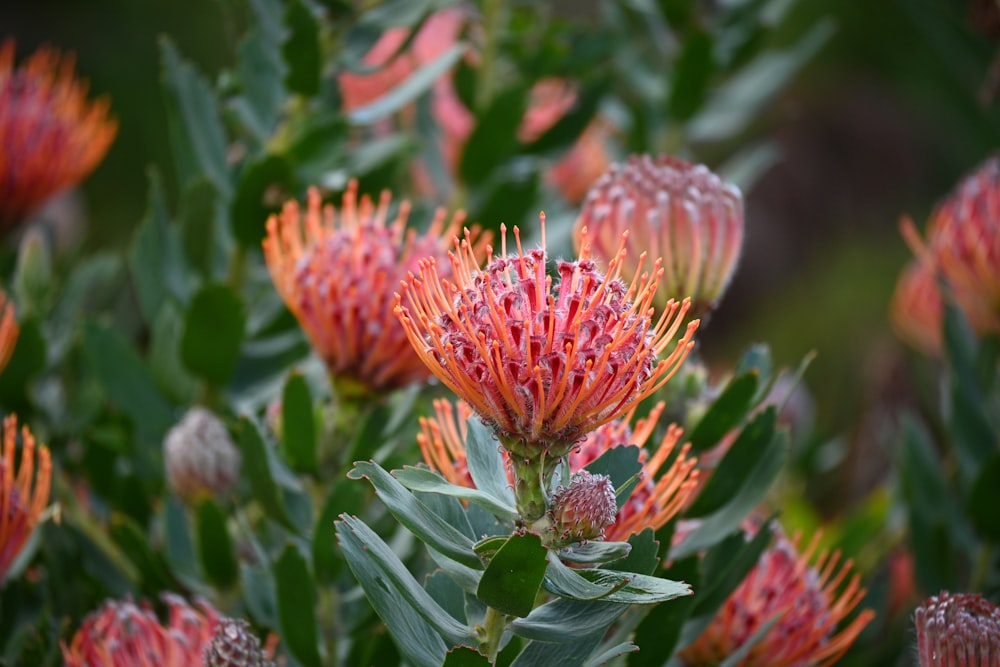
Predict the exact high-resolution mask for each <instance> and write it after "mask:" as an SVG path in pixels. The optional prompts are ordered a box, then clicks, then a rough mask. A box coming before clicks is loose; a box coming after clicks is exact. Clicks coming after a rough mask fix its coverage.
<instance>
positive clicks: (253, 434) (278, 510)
mask: <svg viewBox="0 0 1000 667" xmlns="http://www.w3.org/2000/svg"><path fill="white" fill-rule="evenodd" d="M236 443H237V444H238V445H239V447H240V450H241V453H242V454H243V474H244V475H245V476H246V478H247V480H249V482H250V490H251V491H252V493H253V497H254V500H256V501H257V502H258V503H260V505H261V507H263V508H264V511H265V512H267V514H268V515H270V516H271V518H273V519H275V520H277V521H278V522H280V523H281V524H282V525H284V526H285V527H286V528H289V529H291V530H295V526H294V524H293V523H292V522H291V520H290V519H289V517H288V513H287V512H286V511H285V505H284V502H283V500H282V494H281V489H280V487H279V486H278V485H277V484H276V483H275V481H274V476H273V474H272V472H271V465H270V462H269V457H268V451H267V445H266V444H265V443H264V440H263V439H261V437H260V433H259V432H258V431H257V427H256V426H255V425H254V424H253V423H252V422H251V421H250V420H249V419H248V418H246V417H243V418H241V419H240V422H239V425H238V426H237V428H236Z"/></svg>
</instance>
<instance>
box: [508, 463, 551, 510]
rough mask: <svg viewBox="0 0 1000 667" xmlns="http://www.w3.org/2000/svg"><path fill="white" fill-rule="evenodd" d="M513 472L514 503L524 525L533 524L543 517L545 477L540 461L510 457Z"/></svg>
mask: <svg viewBox="0 0 1000 667" xmlns="http://www.w3.org/2000/svg"><path fill="white" fill-rule="evenodd" d="M510 460H511V468H512V469H513V471H514V502H515V504H516V505H517V511H518V514H520V515H521V519H522V520H523V521H524V522H525V523H528V524H530V523H533V522H535V521H537V520H538V519H540V518H541V517H543V516H544V515H545V510H546V509H547V508H548V503H547V501H546V497H545V480H544V478H545V475H544V470H543V463H542V459H523V458H520V457H518V456H514V455H512V456H511V457H510Z"/></svg>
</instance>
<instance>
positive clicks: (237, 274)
mask: <svg viewBox="0 0 1000 667" xmlns="http://www.w3.org/2000/svg"><path fill="white" fill-rule="evenodd" d="M246 265H247V249H246V247H245V246H244V245H242V244H240V243H237V244H236V247H235V248H233V256H232V258H231V259H230V261H229V275H228V276H227V277H226V282H228V283H229V286H230V287H232V288H233V289H234V290H236V291H239V289H240V287H242V286H243V274H244V273H245V272H246Z"/></svg>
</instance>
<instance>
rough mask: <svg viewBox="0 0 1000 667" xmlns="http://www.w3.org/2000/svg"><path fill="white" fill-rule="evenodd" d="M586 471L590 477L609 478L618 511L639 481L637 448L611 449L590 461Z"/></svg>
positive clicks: (640, 468) (639, 470)
mask: <svg viewBox="0 0 1000 667" xmlns="http://www.w3.org/2000/svg"><path fill="white" fill-rule="evenodd" d="M586 470H587V472H589V473H590V474H592V475H606V476H608V477H610V478H611V483H612V484H613V485H614V487H615V489H616V491H617V494H616V496H615V499H616V500H617V501H618V509H619V510H620V509H621V508H622V507H624V506H625V503H626V502H628V499H629V496H631V495H632V490H633V489H634V488H635V485H636V484H637V483H638V481H639V478H638V474H639V473H640V472H642V464H641V463H640V462H639V448H638V447H636V446H635V445H626V446H624V447H621V446H619V447H612V448H611V449H609V450H607V451H606V452H604V453H603V454H601V455H600V456H599V457H598V458H597V459H596V460H594V461H591V462H590V463H589V464H588V465H587V466H586Z"/></svg>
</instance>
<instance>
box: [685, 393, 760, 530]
mask: <svg viewBox="0 0 1000 667" xmlns="http://www.w3.org/2000/svg"><path fill="white" fill-rule="evenodd" d="M777 414H778V412H777V409H776V408H775V407H774V406H773V405H772V406H770V407H768V408H767V409H766V410H764V411H763V412H761V413H758V414H757V416H755V417H754V418H753V419H752V420H751V421H750V423H749V424H747V425H746V426H744V427H743V430H742V431H740V434H739V436H738V437H737V438H736V442H734V443H733V444H732V446H730V448H729V450H728V451H727V452H726V454H725V456H723V457H722V461H720V462H719V465H718V466H716V468H715V470H713V471H712V474H711V476H710V477H709V478H708V482H707V483H706V484H705V486H704V487H702V489H701V491H700V492H699V494H698V497H697V498H696V499H695V501H694V502H693V503H692V504H691V506H690V507H689V508H688V509H687V512H686V516H689V517H701V516H705V515H706V514H711V513H712V512H715V511H716V510H718V509H719V508H720V507H722V506H723V505H725V504H726V502H728V501H729V499H730V498H732V497H733V495H735V494H736V493H737V492H738V491H739V490H740V488H742V486H743V484H744V483H745V482H746V481H747V477H748V474H749V472H750V471H752V470H754V469H755V468H756V467H757V466H758V465H759V464H760V460H761V457H763V456H764V455H765V454H767V453H768V452H769V449H768V446H767V445H768V443H769V442H771V439H772V438H773V437H774V428H775V423H776V421H777Z"/></svg>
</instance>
